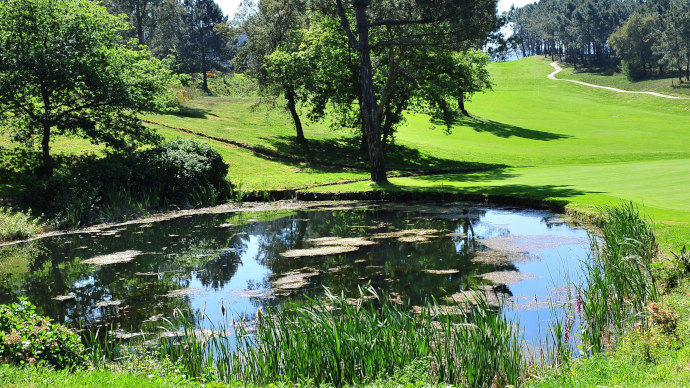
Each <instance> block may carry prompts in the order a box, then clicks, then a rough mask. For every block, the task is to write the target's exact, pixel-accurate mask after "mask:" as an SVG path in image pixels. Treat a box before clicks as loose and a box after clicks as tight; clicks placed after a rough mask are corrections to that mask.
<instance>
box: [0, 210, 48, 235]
mask: <svg viewBox="0 0 690 388" xmlns="http://www.w3.org/2000/svg"><path fill="white" fill-rule="evenodd" d="M39 230H40V225H39V223H38V221H37V220H36V219H35V218H33V217H31V214H25V213H22V212H13V211H11V210H9V209H6V208H4V207H0V241H3V240H17V239H22V238H27V237H29V236H32V235H34V234H36V233H38V231H39Z"/></svg>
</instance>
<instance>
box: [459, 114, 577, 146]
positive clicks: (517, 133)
mask: <svg viewBox="0 0 690 388" xmlns="http://www.w3.org/2000/svg"><path fill="white" fill-rule="evenodd" d="M457 125H461V126H465V127H470V128H472V129H474V130H475V131H477V132H489V133H491V134H492V135H494V136H498V137H503V138H509V137H520V138H523V139H530V140H539V141H552V140H562V139H569V138H572V136H569V135H561V134H558V133H551V132H544V131H537V130H534V129H527V128H523V127H518V126H516V125H510V124H504V123H499V122H498V121H493V120H481V119H477V118H464V119H461V120H458V122H457Z"/></svg>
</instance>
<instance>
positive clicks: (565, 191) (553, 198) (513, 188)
mask: <svg viewBox="0 0 690 388" xmlns="http://www.w3.org/2000/svg"><path fill="white" fill-rule="evenodd" d="M514 176H516V174H505V175H502V172H501V171H500V170H499V171H498V172H494V171H489V172H487V173H469V174H446V175H429V176H421V177H417V178H416V179H419V180H423V181H426V182H431V183H434V182H435V183H437V184H436V185H432V186H428V185H425V186H424V187H419V186H410V185H399V184H394V183H391V182H385V183H381V184H374V185H373V186H372V188H374V189H375V190H380V191H384V192H387V193H391V195H395V194H396V193H397V194H401V193H402V194H404V193H418V194H422V195H423V194H424V193H436V192H439V191H443V192H445V193H448V194H450V195H452V194H458V195H465V196H473V195H475V196H476V195H485V196H488V198H486V199H488V200H489V201H490V202H492V199H493V200H494V201H495V202H499V203H508V202H509V203H511V204H515V205H520V204H523V205H525V206H534V205H535V204H534V203H533V200H537V201H545V200H546V201H548V202H549V203H551V204H555V205H559V206H563V207H564V206H565V205H567V204H568V202H569V201H568V198H572V197H576V196H580V195H585V194H601V193H602V192H600V191H583V190H580V189H576V188H574V187H573V186H571V185H526V184H507V185H501V184H500V183H499V182H497V184H496V186H462V187H454V186H452V185H448V184H446V185H444V183H445V182H448V181H451V182H452V181H462V182H481V181H483V180H484V181H488V180H501V179H507V178H510V177H514ZM521 199H524V201H523V200H521Z"/></svg>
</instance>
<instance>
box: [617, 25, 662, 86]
mask: <svg viewBox="0 0 690 388" xmlns="http://www.w3.org/2000/svg"><path fill="white" fill-rule="evenodd" d="M658 22H659V21H658V18H657V17H656V16H647V17H645V16H642V15H640V14H639V13H634V14H632V16H630V18H629V19H628V21H626V22H625V24H623V26H621V27H620V28H618V29H617V30H616V31H615V32H614V33H613V34H611V37H610V38H609V44H610V45H611V47H612V48H613V49H614V50H616V55H617V56H618V57H619V58H620V59H621V61H622V64H623V71H624V73H625V74H626V75H627V76H628V78H630V79H631V80H637V79H640V78H642V77H644V76H646V75H647V69H649V70H651V69H652V67H653V65H654V62H655V61H654V53H653V52H652V45H653V44H654V40H653V35H652V34H653V32H654V31H655V29H656V25H657V24H658Z"/></svg>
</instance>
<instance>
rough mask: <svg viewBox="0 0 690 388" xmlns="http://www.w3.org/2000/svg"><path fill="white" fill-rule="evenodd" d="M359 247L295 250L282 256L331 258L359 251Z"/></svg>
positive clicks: (346, 246)
mask: <svg viewBox="0 0 690 388" xmlns="http://www.w3.org/2000/svg"><path fill="white" fill-rule="evenodd" d="M358 249H359V247H356V246H352V245H342V246H339V245H336V246H323V247H315V248H307V249H293V250H290V251H286V252H282V253H281V254H280V255H281V256H283V257H288V258H295V257H309V256H329V255H337V254H339V253H349V252H354V251H356V250H358Z"/></svg>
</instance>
